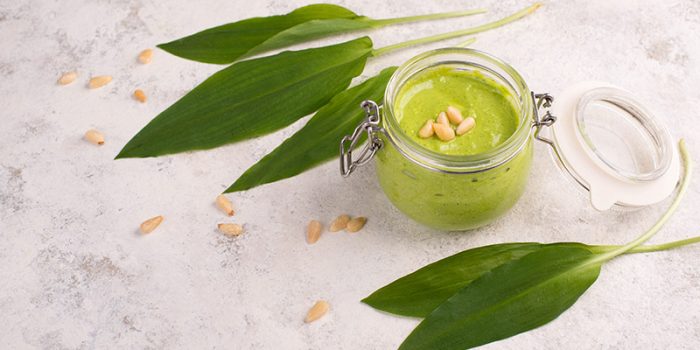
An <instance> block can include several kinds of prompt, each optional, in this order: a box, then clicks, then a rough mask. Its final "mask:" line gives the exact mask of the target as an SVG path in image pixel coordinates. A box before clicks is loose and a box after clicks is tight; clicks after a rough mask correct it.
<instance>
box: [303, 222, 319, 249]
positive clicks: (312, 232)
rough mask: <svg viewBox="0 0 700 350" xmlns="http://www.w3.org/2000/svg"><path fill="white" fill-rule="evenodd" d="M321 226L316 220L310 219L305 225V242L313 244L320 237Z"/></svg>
mask: <svg viewBox="0 0 700 350" xmlns="http://www.w3.org/2000/svg"><path fill="white" fill-rule="evenodd" d="M322 229H323V226H322V225H321V222H319V221H318V220H311V221H310V222H309V225H308V226H307V227H306V242H308V243H309V244H314V243H316V242H317V241H318V239H319V238H321V230H322Z"/></svg>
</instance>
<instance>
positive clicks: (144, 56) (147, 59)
mask: <svg viewBox="0 0 700 350" xmlns="http://www.w3.org/2000/svg"><path fill="white" fill-rule="evenodd" d="M152 58H153V50H151V49H145V50H143V51H141V53H140V54H139V62H141V63H143V64H149V63H151V59H152Z"/></svg>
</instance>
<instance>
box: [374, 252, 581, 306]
mask: <svg viewBox="0 0 700 350" xmlns="http://www.w3.org/2000/svg"><path fill="white" fill-rule="evenodd" d="M552 245H555V244H541V243H505V244H494V245H489V246H484V247H478V248H474V249H469V250H465V251H463V252H460V253H457V254H455V255H452V256H449V257H447V258H444V259H442V260H438V261H436V262H434V263H432V264H430V265H427V266H424V267H422V268H420V269H418V270H416V271H415V272H412V273H410V274H408V275H406V276H403V277H401V278H399V279H397V280H396V281H394V282H391V283H389V284H388V285H386V286H384V287H382V288H380V289H379V290H377V291H375V292H374V293H372V294H371V295H370V296H368V297H366V298H365V299H363V300H362V302H363V303H365V304H367V305H370V306H372V307H373V308H375V309H379V310H382V311H386V312H390V313H393V314H397V315H402V316H412V317H426V316H428V315H429V314H430V313H431V312H432V311H433V310H435V308H437V307H438V306H440V304H442V303H443V302H444V301H445V300H447V299H448V298H450V297H451V296H453V295H454V294H455V293H457V291H459V290H460V289H462V288H464V287H465V286H467V285H469V284H470V283H471V282H472V281H474V280H475V279H477V278H479V277H481V276H482V275H484V274H486V273H488V272H491V271H493V270H494V269H496V268H498V267H499V266H501V265H503V264H505V263H508V262H511V261H513V260H516V259H520V258H522V257H523V256H525V255H527V254H530V253H532V252H535V251H537V250H539V249H542V248H544V247H550V246H552ZM556 245H566V246H579V247H582V248H586V247H587V246H585V245H582V244H579V243H556Z"/></svg>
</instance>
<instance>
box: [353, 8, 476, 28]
mask: <svg viewBox="0 0 700 350" xmlns="http://www.w3.org/2000/svg"><path fill="white" fill-rule="evenodd" d="M486 12H487V10H486V9H474V10H466V11H452V12H442V13H432V14H428V15H418V16H408V17H398V18H383V19H372V18H367V21H368V22H369V23H371V24H372V26H374V27H384V26H388V25H392V24H399V23H408V22H421V21H432V20H436V19H445V18H454V17H465V16H473V15H479V14H482V13H486Z"/></svg>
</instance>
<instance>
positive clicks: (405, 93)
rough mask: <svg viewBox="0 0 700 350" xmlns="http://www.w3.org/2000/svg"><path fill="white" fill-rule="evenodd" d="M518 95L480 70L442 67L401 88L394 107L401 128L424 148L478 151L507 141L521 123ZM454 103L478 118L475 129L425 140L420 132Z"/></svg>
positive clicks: (445, 151)
mask: <svg viewBox="0 0 700 350" xmlns="http://www.w3.org/2000/svg"><path fill="white" fill-rule="evenodd" d="M513 102H514V99H513V96H512V94H510V92H509V91H508V90H507V89H506V88H505V87H504V86H502V85H500V84H498V83H496V82H495V81H493V80H492V79H489V78H487V77H485V76H483V75H482V74H481V73H479V72H477V71H467V70H460V69H455V68H453V67H450V66H438V67H433V68H429V69H426V70H423V71H421V72H419V73H417V74H416V75H415V76H413V77H412V78H411V79H409V80H408V81H407V82H406V84H405V85H404V86H403V87H401V89H400V91H399V93H398V98H397V99H396V103H395V104H394V111H395V113H396V119H397V120H398V121H399V124H400V125H401V129H402V130H403V131H404V133H406V134H407V135H411V136H412V137H413V139H414V140H415V141H416V142H418V143H419V144H420V145H421V146H423V147H425V148H428V149H430V150H433V151H435V152H439V153H442V154H449V155H474V154H479V153H483V152H486V151H488V150H491V149H493V148H495V147H497V146H498V145H500V144H502V143H503V142H505V141H506V140H507V139H508V138H509V137H510V136H511V135H513V133H514V132H515V130H516V129H517V127H518V122H519V118H518V111H517V110H516V108H515V106H514V105H513ZM448 106H453V107H455V108H457V109H459V110H460V111H461V112H462V115H463V116H464V117H465V118H466V117H469V116H471V117H473V118H474V119H475V120H476V127H475V128H474V129H472V130H471V131H470V132H469V133H467V134H465V135H463V136H459V137H456V138H455V139H454V140H452V141H449V142H444V141H441V140H440V139H438V138H437V137H431V138H428V139H422V138H420V137H418V130H420V128H421V127H423V125H424V124H425V122H426V120H428V119H435V118H436V117H437V115H438V113H440V112H442V111H445V110H446V109H447V107H448Z"/></svg>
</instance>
